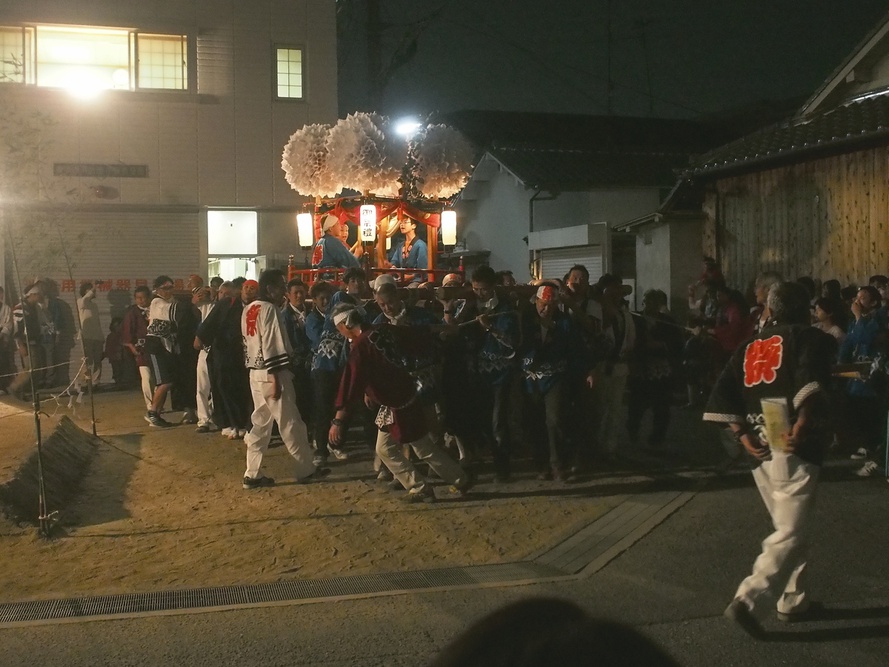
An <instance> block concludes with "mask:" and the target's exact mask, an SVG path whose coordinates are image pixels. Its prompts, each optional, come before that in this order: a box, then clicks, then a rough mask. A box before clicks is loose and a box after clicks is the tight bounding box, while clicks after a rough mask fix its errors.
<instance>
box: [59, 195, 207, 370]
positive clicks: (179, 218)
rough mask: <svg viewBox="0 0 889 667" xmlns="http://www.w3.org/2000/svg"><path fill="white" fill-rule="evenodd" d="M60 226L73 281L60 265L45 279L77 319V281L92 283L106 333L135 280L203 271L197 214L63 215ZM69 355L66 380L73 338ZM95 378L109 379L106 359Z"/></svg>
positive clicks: (75, 357) (75, 353) (75, 364)
mask: <svg viewBox="0 0 889 667" xmlns="http://www.w3.org/2000/svg"><path fill="white" fill-rule="evenodd" d="M60 224H61V226H62V235H63V237H64V238H65V241H66V245H67V246H68V253H69V256H70V259H71V262H72V264H73V270H72V273H73V274H74V283H73V285H72V283H71V280H70V278H69V276H68V273H67V270H66V269H65V268H64V267H61V268H57V269H56V270H55V271H53V273H52V274H51V275H49V276H48V277H49V278H51V279H53V280H54V281H55V282H56V284H57V285H58V286H59V290H60V292H59V298H60V299H62V301H63V302H64V306H65V307H66V310H68V317H69V318H73V317H77V298H78V296H79V289H80V283H81V282H82V281H85V280H89V281H93V282H94V283H95V284H96V302H97V303H98V305H99V318H100V321H101V324H102V330H103V331H104V333H105V335H106V336H107V334H108V327H109V325H110V324H111V318H112V317H120V316H121V314H122V313H123V311H124V310H125V309H126V307H127V306H128V305H129V304H131V303H132V302H133V298H132V297H133V290H134V289H135V288H136V285H137V282H139V281H145V282H146V283H147V284H148V286H149V288H150V287H151V284H152V282H153V281H154V279H155V278H156V277H157V276H159V275H162V274H166V275H168V276H170V277H172V278H173V279H175V280H177V281H178V280H182V281H183V283H184V282H187V281H188V276H189V275H190V274H192V273H197V274H203V273H204V272H205V271H206V267H205V266H203V265H202V264H201V261H200V257H201V256H200V231H201V227H200V216H199V213H197V212H193V213H188V212H163V211H152V212H132V211H128V212H124V213H112V212H109V213H105V212H96V213H89V214H80V215H72V216H66V217H65V219H64V220H63V221H62V222H61V223H60ZM204 278H205V279H206V276H204ZM69 327H71V328H73V327H74V322H73V319H70V320H69V322H68V323H67V326H65V327H64V328H65V329H69ZM71 335H72V331H69V330H66V331H63V338H64V337H67V339H68V344H69V345H70V343H71V341H70V337H71ZM69 358H70V362H71V365H70V372H71V376H72V377H70V378H69V380H71V379H73V374H74V373H75V372H76V371H77V369H78V368H79V367H80V361H81V358H82V352H81V347H80V342H79V340H75V341H74V345H73V347H72V348H71V351H70V357H69ZM101 382H102V384H105V383H107V382H111V365H110V364H109V363H108V361H107V360H106V361H105V362H104V363H103V368H102V379H101Z"/></svg>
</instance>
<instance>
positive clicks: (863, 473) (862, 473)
mask: <svg viewBox="0 0 889 667" xmlns="http://www.w3.org/2000/svg"><path fill="white" fill-rule="evenodd" d="M879 471H880V466H879V465H878V464H877V462H876V461H865V463H864V465H863V466H861V467H860V468H859V469H858V470H856V471H855V474H856V475H858V476H859V477H873V476H874V475H876V474H877V473H878V472H879Z"/></svg>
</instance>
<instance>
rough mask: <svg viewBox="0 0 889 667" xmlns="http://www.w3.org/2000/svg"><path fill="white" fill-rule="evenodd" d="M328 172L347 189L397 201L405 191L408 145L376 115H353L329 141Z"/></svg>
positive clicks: (341, 122) (334, 128) (331, 132)
mask: <svg viewBox="0 0 889 667" xmlns="http://www.w3.org/2000/svg"><path fill="white" fill-rule="evenodd" d="M327 149H328V155H329V157H328V168H329V169H330V170H331V171H333V172H334V173H335V174H336V177H337V179H338V180H339V181H340V182H341V183H342V184H343V186H344V187H347V188H351V189H352V190H356V191H358V192H372V193H374V194H376V195H381V196H384V197H394V196H397V195H398V193H399V189H400V188H401V185H400V182H399V181H400V179H401V172H402V169H403V168H404V164H405V161H406V159H407V144H406V143H405V142H404V141H402V140H400V139H399V138H398V136H397V135H396V134H395V132H394V131H392V130H391V129H390V128H389V121H388V119H386V118H384V117H383V116H380V115H378V114H374V113H353V114H349V115H348V116H346V117H345V118H343V119H341V120H340V121H339V122H337V124H336V125H334V126H333V128H332V129H331V130H330V136H329V138H328V141H327Z"/></svg>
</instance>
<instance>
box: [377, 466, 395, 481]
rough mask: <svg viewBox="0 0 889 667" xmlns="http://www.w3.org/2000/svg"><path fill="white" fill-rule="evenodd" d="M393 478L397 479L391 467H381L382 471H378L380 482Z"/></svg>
mask: <svg viewBox="0 0 889 667" xmlns="http://www.w3.org/2000/svg"><path fill="white" fill-rule="evenodd" d="M393 479H395V476H394V475H393V474H392V472H391V471H390V470H389V468H381V469H380V472H378V473H377V481H378V482H391V481H392V480H393Z"/></svg>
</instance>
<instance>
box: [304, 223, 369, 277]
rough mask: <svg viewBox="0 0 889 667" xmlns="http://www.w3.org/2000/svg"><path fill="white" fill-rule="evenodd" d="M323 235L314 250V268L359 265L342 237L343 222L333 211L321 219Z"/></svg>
mask: <svg viewBox="0 0 889 667" xmlns="http://www.w3.org/2000/svg"><path fill="white" fill-rule="evenodd" d="M321 232H322V236H321V238H320V239H318V242H317V243H316V244H315V249H314V250H313V251H312V268H315V269H327V268H345V269H347V268H350V267H356V268H357V267H358V258H357V257H355V255H353V254H352V253H351V252H350V251H349V246H347V245H346V244H345V242H344V241H343V239H342V232H343V230H342V223H341V222H340V219H339V218H338V217H336V216H335V215H334V214H333V213H328V214H327V215H325V216H324V218H323V219H322V221H321Z"/></svg>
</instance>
